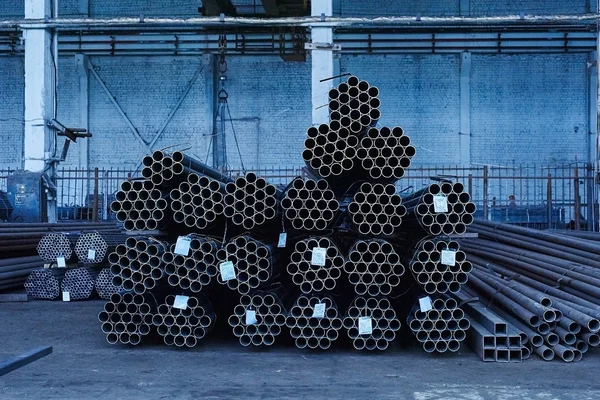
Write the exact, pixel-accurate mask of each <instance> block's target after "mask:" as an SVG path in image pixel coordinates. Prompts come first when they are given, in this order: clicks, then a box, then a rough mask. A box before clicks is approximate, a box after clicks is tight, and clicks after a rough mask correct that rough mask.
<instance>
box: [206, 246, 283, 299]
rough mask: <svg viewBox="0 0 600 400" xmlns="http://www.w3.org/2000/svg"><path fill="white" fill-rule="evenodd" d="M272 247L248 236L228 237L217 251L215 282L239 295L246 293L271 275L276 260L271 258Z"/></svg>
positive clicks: (271, 276) (263, 282)
mask: <svg viewBox="0 0 600 400" xmlns="http://www.w3.org/2000/svg"><path fill="white" fill-rule="evenodd" d="M273 250H274V249H273V246H270V245H266V244H264V243H262V242H259V241H258V240H255V239H253V238H252V237H250V236H249V235H241V236H238V237H235V238H233V239H231V240H230V241H229V242H227V244H226V245H225V247H224V248H221V249H219V250H218V251H217V260H218V261H219V271H218V273H217V280H218V282H219V283H220V284H224V285H227V287H228V288H229V289H232V290H237V291H238V292H239V293H241V294H248V293H249V292H250V291H251V290H252V289H256V288H258V287H259V286H261V285H263V284H265V283H266V282H268V281H269V280H270V279H271V278H273V265H274V264H275V263H276V262H277V259H275V258H273V256H274V254H273Z"/></svg>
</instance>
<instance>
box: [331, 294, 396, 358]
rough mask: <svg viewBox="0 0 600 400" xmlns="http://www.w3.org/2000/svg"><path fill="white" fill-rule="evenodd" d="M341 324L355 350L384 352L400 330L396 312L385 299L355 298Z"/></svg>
mask: <svg viewBox="0 0 600 400" xmlns="http://www.w3.org/2000/svg"><path fill="white" fill-rule="evenodd" d="M342 322H343V326H344V328H346V330H347V334H348V337H349V338H350V339H352V344H353V346H354V348H355V349H356V350H364V349H366V350H375V349H377V350H385V349H387V348H388V345H389V343H390V342H391V341H393V340H394V339H395V338H396V332H397V331H398V330H399V329H400V320H399V319H398V318H397V317H396V311H394V309H393V308H392V305H391V304H390V301H389V300H388V299H387V298H385V297H382V298H373V297H370V298H365V297H361V296H359V297H356V298H355V299H354V300H353V301H352V304H351V305H350V307H349V308H348V311H346V315H345V316H344V319H343V320H342Z"/></svg>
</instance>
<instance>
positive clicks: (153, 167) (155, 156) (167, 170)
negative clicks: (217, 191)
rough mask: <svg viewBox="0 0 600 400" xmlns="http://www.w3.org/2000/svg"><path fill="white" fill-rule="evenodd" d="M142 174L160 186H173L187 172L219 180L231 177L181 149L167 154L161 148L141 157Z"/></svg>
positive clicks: (226, 179) (227, 179)
mask: <svg viewBox="0 0 600 400" xmlns="http://www.w3.org/2000/svg"><path fill="white" fill-rule="evenodd" d="M142 164H143V165H144V168H142V176H143V177H144V178H145V179H148V180H150V181H151V182H152V183H154V185H156V186H161V187H175V186H176V185H177V184H178V183H180V182H183V181H185V177H186V176H187V175H189V174H192V173H196V174H202V175H206V176H208V177H209V178H213V179H216V180H218V181H220V182H223V183H227V182H231V181H232V179H231V178H230V177H229V176H227V175H223V174H222V173H220V172H219V171H217V170H216V169H214V168H211V167H209V166H208V165H206V164H204V163H202V162H200V161H198V160H196V159H194V158H192V157H189V156H186V155H185V154H183V152H181V151H174V152H173V154H171V155H169V154H166V153H164V152H163V151H161V150H156V151H155V152H153V153H152V156H146V157H144V158H143V159H142Z"/></svg>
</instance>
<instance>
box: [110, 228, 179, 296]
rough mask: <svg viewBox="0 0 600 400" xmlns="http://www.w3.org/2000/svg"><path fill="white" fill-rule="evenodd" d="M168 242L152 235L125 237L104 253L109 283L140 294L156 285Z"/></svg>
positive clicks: (161, 271)
mask: <svg viewBox="0 0 600 400" xmlns="http://www.w3.org/2000/svg"><path fill="white" fill-rule="evenodd" d="M168 250H169V248H168V244H167V243H164V242H161V241H159V240H157V239H155V238H153V237H133V236H132V237H129V238H127V240H126V241H125V244H120V245H118V246H117V247H116V249H115V251H114V252H113V253H111V254H110V255H109V256H108V261H109V262H110V264H111V266H110V272H111V273H112V274H113V284H114V285H115V286H119V287H122V288H123V289H124V290H127V291H129V290H133V291H134V292H135V293H136V294H142V293H144V292H145V291H146V290H149V289H152V288H154V287H155V286H156V283H157V281H158V280H159V279H160V278H162V277H163V274H164V263H163V260H162V256H163V254H164V253H165V252H167V251H168Z"/></svg>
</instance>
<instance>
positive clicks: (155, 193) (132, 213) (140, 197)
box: [110, 180, 169, 231]
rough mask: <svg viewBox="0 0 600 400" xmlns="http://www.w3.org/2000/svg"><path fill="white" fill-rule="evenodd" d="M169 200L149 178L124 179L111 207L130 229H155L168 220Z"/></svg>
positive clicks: (118, 218) (162, 225) (126, 227)
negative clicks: (142, 179)
mask: <svg viewBox="0 0 600 400" xmlns="http://www.w3.org/2000/svg"><path fill="white" fill-rule="evenodd" d="M168 206H169V202H168V201H167V198H166V197H165V196H164V195H163V193H162V192H161V191H160V190H159V189H158V188H157V187H156V185H154V184H153V183H152V181H148V180H144V181H141V180H136V181H123V182H122V183H121V190H119V191H118V192H117V193H116V194H115V201H113V202H112V203H111V205H110V209H111V210H112V211H113V212H114V213H115V216H116V218H117V221H119V222H122V223H123V226H124V227H125V229H126V230H128V231H133V230H138V231H140V230H155V229H160V228H162V227H164V225H165V224H166V223H167V222H168V217H169V215H168V212H167V211H166V210H167V209H168Z"/></svg>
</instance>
